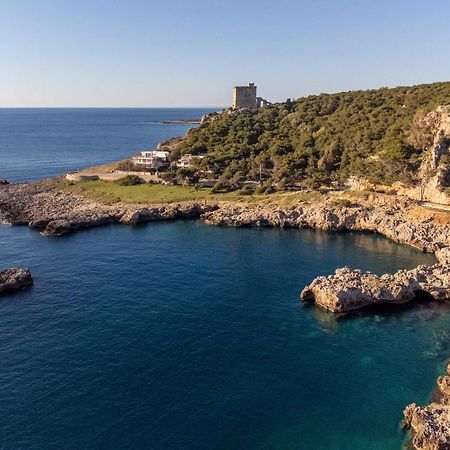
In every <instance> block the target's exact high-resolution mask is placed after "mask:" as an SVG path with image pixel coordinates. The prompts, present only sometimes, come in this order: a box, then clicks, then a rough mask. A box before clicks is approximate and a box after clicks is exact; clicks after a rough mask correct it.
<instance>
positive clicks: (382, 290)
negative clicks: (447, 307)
mask: <svg viewBox="0 0 450 450" xmlns="http://www.w3.org/2000/svg"><path fill="white" fill-rule="evenodd" d="M423 296H430V298H431V297H432V298H434V299H436V300H441V301H446V300H448V299H449V298H450V272H449V266H447V265H442V264H435V265H433V266H419V267H416V268H415V269H412V270H399V271H398V272H396V273H395V274H394V275H389V274H385V275H381V276H378V275H375V274H373V273H371V272H362V271H361V270H358V269H355V270H352V269H350V268H348V267H344V268H342V269H337V270H336V272H335V274H334V275H330V276H327V277H325V276H322V277H317V278H316V279H315V280H314V281H313V282H312V283H311V284H310V285H309V286H307V287H305V288H304V289H303V291H302V293H301V299H302V300H303V301H315V302H316V304H317V305H319V306H321V307H322V308H325V309H327V310H329V311H332V312H334V313H342V312H349V311H353V310H356V309H361V308H364V307H366V306H369V305H374V304H380V303H387V304H401V303H407V302H410V301H412V300H414V299H416V298H418V297H423Z"/></svg>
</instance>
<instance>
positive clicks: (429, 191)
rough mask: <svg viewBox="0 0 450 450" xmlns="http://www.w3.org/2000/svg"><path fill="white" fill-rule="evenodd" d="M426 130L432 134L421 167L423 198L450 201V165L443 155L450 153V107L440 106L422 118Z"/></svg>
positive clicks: (441, 201)
mask: <svg viewBox="0 0 450 450" xmlns="http://www.w3.org/2000/svg"><path fill="white" fill-rule="evenodd" d="M422 122H423V123H422V124H421V125H420V126H419V128H421V127H423V128H424V129H425V130H427V131H426V132H427V133H429V134H430V136H432V139H431V141H430V142H429V145H428V146H427V150H426V152H425V154H424V158H423V161H422V164H421V166H420V168H419V178H420V179H421V182H420V190H421V194H420V197H421V200H422V199H423V200H427V201H431V202H434V203H442V204H448V203H449V200H450V199H449V196H448V194H447V191H446V189H447V188H448V187H449V186H450V167H449V165H448V161H445V160H444V158H443V157H447V159H448V156H449V154H450V107H448V106H439V107H438V108H437V109H436V110H435V111H432V112H430V113H429V114H427V115H426V116H425V117H424V118H423V119H422Z"/></svg>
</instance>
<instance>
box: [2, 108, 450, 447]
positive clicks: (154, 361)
mask: <svg viewBox="0 0 450 450" xmlns="http://www.w3.org/2000/svg"><path fill="white" fill-rule="evenodd" d="M200 112H202V113H203V112H205V111H204V110H203V111H199V110H0V161H1V164H0V178H7V179H10V180H16V181H18V180H24V179H30V178H39V177H43V176H50V175H55V174H58V173H60V172H61V171H67V170H73V169H75V168H76V167H77V166H84V165H89V164H90V163H91V160H93V161H95V163H101V162H105V161H109V160H114V159H116V158H120V157H124V156H127V155H128V154H129V153H130V152H134V151H136V150H138V149H140V148H142V147H144V148H145V147H148V146H154V145H156V143H157V142H159V141H160V140H162V139H166V138H168V137H170V136H172V135H174V134H180V133H181V134H183V133H184V132H185V131H187V129H188V128H189V126H187V125H181V126H179V125H165V124H161V123H160V120H163V119H178V118H191V117H192V116H196V115H198V113H200ZM433 261H434V260H433V258H432V257H431V256H430V255H424V254H422V253H419V252H417V251H415V250H413V249H411V248H408V247H406V246H400V245H397V244H395V243H393V242H390V241H388V240H386V239H384V238H382V237H380V236H376V235H373V234H364V233H359V234H358V233H341V234H327V233H323V232H314V231H311V230H270V229H263V230H258V229H228V228H217V227H208V226H205V225H203V224H202V223H201V222H199V221H185V222H183V221H180V222H172V223H154V224H148V225H145V226H139V227H127V226H119V225H116V226H108V227H103V228H97V229H92V230H87V231H83V232H80V233H77V234H75V235H70V236H65V237H61V238H49V237H43V236H40V235H39V234H37V233H36V232H34V231H32V230H29V229H28V228H26V227H11V226H7V225H0V267H8V266H27V267H29V268H30V269H31V271H32V273H33V276H34V278H35V285H34V287H33V288H32V289H29V290H26V291H22V292H20V293H17V294H16V295H13V296H9V297H5V298H2V299H1V301H0V328H1V331H2V332H1V335H0V405H1V407H2V414H1V415H0V447H2V448H7V449H29V448H30V449H62V448H68V449H80V448H89V449H111V448H118V449H122V448H123V449H130V448H132V449H227V450H228V449H281V450H284V449H307V450H309V449H318V450H321V449H324V450H325V449H327V450H348V449H361V450H363V449H364V450H375V449H376V450H380V449H382V450H390V449H393V450H394V449H395V450H398V449H399V447H400V446H401V444H402V441H403V440H404V439H405V436H406V435H405V433H404V432H403V431H402V430H401V429H400V427H399V422H400V420H401V418H402V410H403V408H404V406H405V405H406V404H408V403H410V402H412V401H415V402H417V403H424V402H425V401H426V400H427V399H428V397H429V395H430V393H431V391H432V389H433V387H434V384H435V379H436V377H437V375H438V374H439V373H440V372H441V371H442V369H443V364H444V362H445V361H446V359H447V358H448V356H449V354H450V348H449V347H450V339H449V332H450V327H449V325H448V324H449V317H450V316H449V311H450V309H449V308H448V307H446V306H444V305H439V304H434V303H423V304H419V305H416V306H415V307H406V308H399V309H391V310H389V311H382V310H380V311H377V312H375V313H371V314H356V315H353V316H350V317H348V318H344V319H338V318H337V317H336V316H334V315H332V314H330V313H327V312H324V311H321V310H319V309H318V308H314V307H312V306H306V305H302V304H300V302H299V292H300V290H301V289H302V288H303V286H304V285H306V284H308V283H309V282H310V281H311V280H312V279H313V278H314V277H315V276H317V275H319V274H328V273H331V272H332V271H334V270H335V268H337V267H340V266H343V265H351V266H353V267H360V268H363V269H369V270H373V271H375V272H377V273H382V272H386V271H388V272H393V271H394V270H396V269H398V268H401V267H404V268H407V267H413V266H415V265H417V264H419V263H430V262H433Z"/></svg>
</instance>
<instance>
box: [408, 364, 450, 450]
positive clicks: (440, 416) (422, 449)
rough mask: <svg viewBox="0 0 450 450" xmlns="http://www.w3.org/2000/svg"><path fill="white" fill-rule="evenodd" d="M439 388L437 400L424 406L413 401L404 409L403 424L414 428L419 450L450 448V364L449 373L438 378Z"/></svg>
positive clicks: (415, 443)
mask: <svg viewBox="0 0 450 450" xmlns="http://www.w3.org/2000/svg"><path fill="white" fill-rule="evenodd" d="M438 389H439V394H440V399H439V400H438V401H437V402H433V403H431V404H429V405H428V406H424V407H421V406H417V405H416V404H415V403H412V404H411V405H408V406H407V407H406V408H405V410H404V411H403V415H404V417H405V418H404V420H403V426H404V427H405V428H411V429H412V431H413V437H412V445H413V446H414V448H415V449H417V450H449V449H450V364H449V365H448V367H447V375H446V376H444V377H439V379H438Z"/></svg>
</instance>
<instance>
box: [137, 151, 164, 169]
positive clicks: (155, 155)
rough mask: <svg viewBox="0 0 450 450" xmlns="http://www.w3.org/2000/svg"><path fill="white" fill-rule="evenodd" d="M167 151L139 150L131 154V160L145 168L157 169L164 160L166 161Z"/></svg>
mask: <svg viewBox="0 0 450 450" xmlns="http://www.w3.org/2000/svg"><path fill="white" fill-rule="evenodd" d="M168 155H169V152H164V151H160V150H151V151H145V152H140V153H138V154H137V155H135V156H133V158H131V160H132V161H133V163H134V164H137V165H140V166H145V167H147V168H149V169H150V168H153V169H157V168H158V167H160V166H161V165H162V164H163V163H164V162H165V161H167V156H168Z"/></svg>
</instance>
